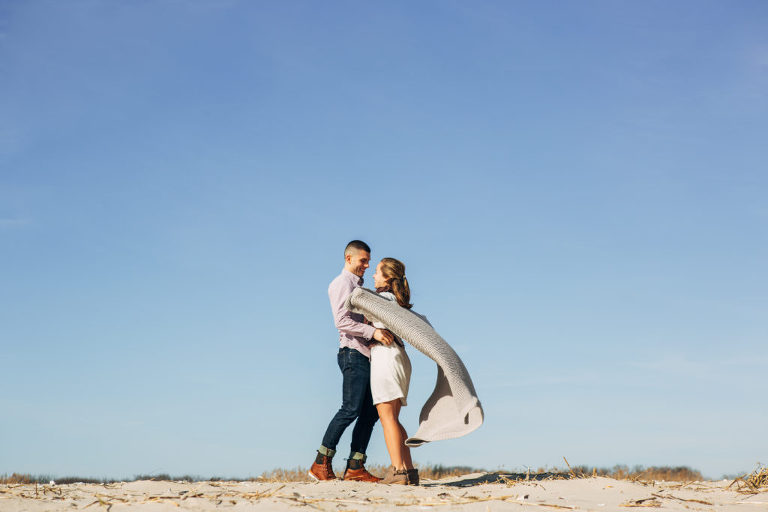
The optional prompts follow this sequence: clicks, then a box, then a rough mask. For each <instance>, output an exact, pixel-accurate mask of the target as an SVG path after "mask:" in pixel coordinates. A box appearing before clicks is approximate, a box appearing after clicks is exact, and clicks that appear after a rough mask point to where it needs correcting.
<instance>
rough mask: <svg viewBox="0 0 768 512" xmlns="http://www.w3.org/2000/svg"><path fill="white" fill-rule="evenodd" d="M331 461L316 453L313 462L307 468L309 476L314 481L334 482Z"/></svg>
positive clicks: (329, 458)
mask: <svg viewBox="0 0 768 512" xmlns="http://www.w3.org/2000/svg"><path fill="white" fill-rule="evenodd" d="M331 460H332V458H331V457H328V456H327V455H323V454H321V453H318V454H317V458H316V459H315V462H313V463H312V467H311V468H309V476H310V477H311V478H313V479H315V480H336V473H334V472H333V466H332V465H331Z"/></svg>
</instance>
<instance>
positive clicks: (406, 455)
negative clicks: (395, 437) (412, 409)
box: [397, 421, 413, 469]
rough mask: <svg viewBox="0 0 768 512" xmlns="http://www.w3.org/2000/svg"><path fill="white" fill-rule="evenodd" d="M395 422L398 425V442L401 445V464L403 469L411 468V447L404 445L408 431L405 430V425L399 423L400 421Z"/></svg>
mask: <svg viewBox="0 0 768 512" xmlns="http://www.w3.org/2000/svg"><path fill="white" fill-rule="evenodd" d="M397 424H398V425H399V426H400V439H401V441H400V443H401V444H402V445H403V464H405V469H413V460H411V449H410V448H409V447H407V446H405V440H406V439H408V433H407V432H406V431H405V427H403V425H402V424H400V421H398V422H397Z"/></svg>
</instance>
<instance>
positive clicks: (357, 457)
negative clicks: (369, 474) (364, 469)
mask: <svg viewBox="0 0 768 512" xmlns="http://www.w3.org/2000/svg"><path fill="white" fill-rule="evenodd" d="M349 458H350V459H353V460H361V461H363V462H365V461H366V460H367V459H368V456H366V455H365V454H364V453H360V452H352V454H351V455H350V456H349Z"/></svg>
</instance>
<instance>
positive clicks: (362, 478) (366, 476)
mask: <svg viewBox="0 0 768 512" xmlns="http://www.w3.org/2000/svg"><path fill="white" fill-rule="evenodd" d="M343 479H344V480H353V481H356V482H372V483H376V482H378V481H379V480H381V478H379V477H377V476H374V475H372V474H370V473H369V472H368V470H367V469H365V465H364V463H363V461H361V460H356V459H349V460H348V461H347V469H345V470H344V477H343Z"/></svg>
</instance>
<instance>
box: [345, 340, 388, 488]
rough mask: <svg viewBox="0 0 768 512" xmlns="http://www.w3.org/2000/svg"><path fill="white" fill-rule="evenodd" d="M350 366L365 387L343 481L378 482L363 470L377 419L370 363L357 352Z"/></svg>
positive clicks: (376, 478) (377, 479)
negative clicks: (372, 393) (352, 366)
mask: <svg viewBox="0 0 768 512" xmlns="http://www.w3.org/2000/svg"><path fill="white" fill-rule="evenodd" d="M352 364H353V365H355V366H356V367H357V368H358V373H359V374H360V375H361V382H365V386H364V389H363V386H361V391H362V393H361V395H362V396H361V400H360V410H359V413H358V417H357V422H356V423H355V428H354V429H353V430H352V443H351V445H350V448H351V450H350V455H349V459H348V460H347V469H346V470H345V471H344V480H362V481H366V482H378V481H379V480H381V479H380V478H378V477H375V476H373V475H372V474H370V473H369V472H368V470H367V469H365V460H366V455H365V451H366V450H367V449H368V442H369V441H370V440H371V433H372V432H373V426H374V425H375V424H376V421H377V420H378V419H379V413H378V411H377V410H376V407H374V405H373V397H371V362H370V361H369V360H368V358H367V357H365V356H364V355H362V354H360V353H359V352H358V353H357V354H356V355H355V356H354V357H353V358H352ZM362 375H365V377H364V378H363V377H362ZM363 379H364V380H363Z"/></svg>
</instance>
